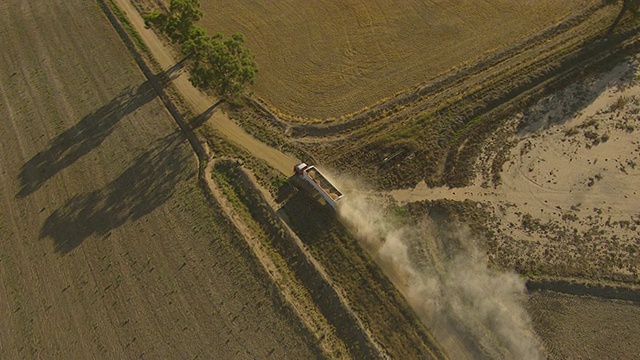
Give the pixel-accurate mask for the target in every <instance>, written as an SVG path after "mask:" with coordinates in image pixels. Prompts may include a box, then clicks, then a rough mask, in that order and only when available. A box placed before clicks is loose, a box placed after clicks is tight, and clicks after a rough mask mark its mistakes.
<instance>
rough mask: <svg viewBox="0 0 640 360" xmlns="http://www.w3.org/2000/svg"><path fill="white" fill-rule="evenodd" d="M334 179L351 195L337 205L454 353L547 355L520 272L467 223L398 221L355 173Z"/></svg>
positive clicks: (499, 355)
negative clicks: (500, 260)
mask: <svg viewBox="0 0 640 360" xmlns="http://www.w3.org/2000/svg"><path fill="white" fill-rule="evenodd" d="M335 178H336V177H334V179H335ZM337 180H338V181H337V183H338V184H339V185H340V186H339V187H340V188H341V189H342V190H343V191H344V193H345V194H347V196H346V197H345V198H344V199H343V201H342V202H341V203H340V206H339V209H338V214H339V216H340V218H341V220H342V221H343V223H345V225H347V226H348V227H349V228H350V229H351V231H352V233H353V234H354V235H355V236H356V237H357V238H358V239H359V240H360V241H361V243H362V245H363V247H364V248H366V249H367V250H368V251H370V252H371V254H372V256H373V257H374V258H375V259H376V261H377V262H378V264H379V265H380V266H381V267H382V268H383V269H384V271H385V272H386V273H387V275H388V276H389V278H390V279H391V280H392V281H393V282H394V284H395V285H396V287H398V289H399V290H400V291H401V292H402V293H403V294H404V296H405V297H406V299H407V301H408V302H409V304H410V305H411V306H412V307H413V309H414V310H415V311H416V313H417V314H418V315H419V316H420V318H421V320H422V322H423V323H424V324H425V325H426V326H427V327H428V328H429V329H431V330H432V331H433V333H434V335H435V336H436V338H438V340H439V341H440V342H441V344H442V345H443V347H444V348H445V351H446V352H448V353H449V356H450V357H452V358H461V357H469V355H471V357H473V358H478V357H486V358H516V359H539V358H542V354H541V353H542V350H541V349H542V347H541V345H540V342H539V341H538V339H537V338H536V336H535V335H534V332H533V330H532V328H531V321H530V318H529V315H528V314H527V312H526V310H525V308H524V301H525V299H526V291H525V283H524V281H523V279H521V278H520V277H519V276H518V275H516V274H515V273H509V272H505V271H501V270H497V269H492V268H490V267H489V266H488V262H487V258H486V254H485V253H484V252H483V251H482V250H481V244H479V242H478V240H477V239H474V238H473V237H472V236H471V235H470V232H469V230H468V229H467V228H466V227H465V226H464V225H463V224H459V223H458V224H455V223H443V221H434V220H432V219H429V218H424V219H422V220H421V221H419V222H414V223H407V222H406V219H405V220H404V221H398V219H397V216H395V218H396V219H394V216H392V215H389V214H387V213H385V210H384V208H385V206H384V201H383V199H380V198H374V197H371V196H367V195H365V194H366V193H368V192H364V191H362V190H361V189H362V188H361V187H360V186H355V184H353V181H352V180H348V181H345V180H344V179H342V181H340V179H339V178H338V179H337ZM404 218H407V217H406V216H405V217H404Z"/></svg>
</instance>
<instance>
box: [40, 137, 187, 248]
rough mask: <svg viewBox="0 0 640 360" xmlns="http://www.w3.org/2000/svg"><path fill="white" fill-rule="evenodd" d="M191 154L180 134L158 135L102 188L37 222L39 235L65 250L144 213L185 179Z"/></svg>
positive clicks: (79, 197)
mask: <svg viewBox="0 0 640 360" xmlns="http://www.w3.org/2000/svg"><path fill="white" fill-rule="evenodd" d="M190 154H191V153H190V151H189V149H188V147H187V144H186V142H185V140H184V137H183V136H182V135H181V134H180V133H179V132H175V133H173V134H170V135H168V136H166V137H164V138H161V139H158V140H157V141H156V142H155V143H154V145H153V147H152V148H151V149H150V150H148V151H146V152H145V153H143V154H141V155H140V156H138V157H137V158H136V159H135V160H134V161H133V163H132V164H131V166H130V167H129V168H128V169H127V170H125V171H124V172H123V173H122V174H120V176H119V177H118V178H116V179H115V180H113V181H112V182H111V183H109V184H107V185H106V186H105V187H104V188H102V189H100V190H96V191H93V192H91V193H85V194H82V195H77V196H74V197H73V198H71V199H69V200H68V201H67V203H66V204H65V205H64V206H62V207H60V208H59V209H57V210H55V211H54V212H53V213H52V214H51V215H50V216H49V217H48V218H47V220H46V221H45V223H44V225H43V226H42V229H41V230H40V238H41V239H43V238H46V237H51V238H52V239H53V241H54V248H55V251H56V252H58V253H61V254H66V253H68V252H70V251H72V250H73V249H75V248H76V247H77V246H79V245H80V244H81V243H82V242H83V241H84V240H85V239H87V238H88V237H90V236H92V235H108V233H109V232H110V231H111V230H113V229H115V228H117V227H119V226H121V225H123V224H124V223H125V222H126V221H127V220H129V219H131V220H137V219H139V218H141V217H142V216H144V215H146V214H149V213H150V212H152V211H153V210H154V209H156V208H157V207H159V206H161V205H162V204H164V203H165V202H166V201H167V200H168V199H169V198H170V197H171V196H172V194H173V192H174V189H175V186H176V185H177V184H178V183H179V182H180V181H184V180H186V179H187V178H188V177H189V172H188V166H189V157H190Z"/></svg>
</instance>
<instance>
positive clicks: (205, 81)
mask: <svg viewBox="0 0 640 360" xmlns="http://www.w3.org/2000/svg"><path fill="white" fill-rule="evenodd" d="M244 41H245V38H244V36H243V35H242V34H233V35H232V36H231V37H229V38H227V39H223V38H222V35H220V34H216V36H214V37H213V38H209V39H208V41H207V42H206V45H203V46H200V47H198V48H197V50H196V51H194V55H195V58H196V60H195V61H194V64H193V66H192V70H193V71H192V74H191V81H192V82H193V83H194V85H196V86H198V87H201V88H211V89H213V90H214V91H216V93H218V95H220V96H221V97H223V98H225V99H227V100H232V101H233V100H237V99H238V98H239V96H240V95H241V94H242V91H243V90H244V88H245V86H246V85H247V84H253V82H254V79H255V74H256V72H257V71H258V69H257V66H256V63H255V62H254V61H253V55H252V54H251V52H250V51H249V50H248V49H247V48H246V47H245V46H244ZM200 50H202V51H200Z"/></svg>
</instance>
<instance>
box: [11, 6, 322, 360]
mask: <svg viewBox="0 0 640 360" xmlns="http://www.w3.org/2000/svg"><path fill="white" fill-rule="evenodd" d="M0 44H1V46H2V48H3V49H5V50H8V51H3V52H2V55H0V124H1V125H0V196H1V199H2V207H3V210H2V211H1V212H0V239H1V242H0V284H1V285H0V304H1V305H0V318H2V327H0V357H2V358H89V357H102V358H134V357H152V358H153V357H165V358H166V357H168V358H181V357H185V358H193V357H198V356H200V357H205V358H206V357H212V358H233V357H235V358H239V357H242V358H244V357H247V358H265V357H268V356H273V357H276V358H283V357H294V358H313V357H314V356H315V355H316V354H317V353H318V351H317V350H316V349H315V347H314V345H313V344H312V341H310V340H309V337H308V335H307V333H306V332H305V330H304V328H303V327H302V325H300V323H299V320H297V319H296V318H295V316H294V315H292V314H291V311H290V310H288V307H287V306H286V305H285V304H284V303H283V302H282V301H281V300H280V299H281V298H280V296H279V294H278V291H277V289H276V288H275V287H274V285H273V284H272V283H271V282H270V281H269V280H268V277H267V276H266V274H265V273H264V271H263V270H261V267H260V266H259V265H257V264H256V260H255V259H254V258H253V256H252V255H251V252H250V250H249V249H248V248H247V247H246V245H242V244H244V242H243V240H242V238H241V237H240V235H239V234H238V233H237V231H236V230H235V228H233V226H232V225H231V224H230V223H229V222H228V221H227V220H226V219H225V218H224V216H223V215H222V214H221V212H220V210H219V209H218V208H216V207H215V206H211V204H210V203H209V202H208V200H207V199H206V198H205V197H204V196H203V194H202V192H201V190H200V189H199V188H198V187H197V185H196V176H197V163H196V158H195V156H194V155H193V151H192V150H191V148H190V147H189V145H188V142H187V141H186V139H185V138H184V137H183V135H182V134H181V133H180V132H179V131H178V130H177V126H176V125H175V123H174V122H173V119H172V118H171V116H170V115H169V113H168V112H167V111H166V109H165V108H164V106H163V104H162V102H161V101H160V100H159V99H158V98H157V96H156V94H155V92H154V89H153V87H152V86H151V85H150V83H149V81H148V80H147V79H145V77H144V76H143V75H142V73H141V72H140V70H139V69H138V67H137V66H136V63H135V62H134V61H133V59H132V57H131V54H130V53H129V52H128V51H127V49H126V48H125V46H124V45H123V43H122V42H121V40H120V39H119V38H118V36H117V34H116V32H115V31H114V30H113V28H112V27H111V25H110V24H109V21H108V20H107V18H106V17H105V14H104V12H103V10H102V9H101V8H100V6H99V5H98V3H96V2H94V1H82V0H72V1H51V2H46V3H42V2H23V1H3V2H2V3H1V4H0ZM9 50H10V51H9Z"/></svg>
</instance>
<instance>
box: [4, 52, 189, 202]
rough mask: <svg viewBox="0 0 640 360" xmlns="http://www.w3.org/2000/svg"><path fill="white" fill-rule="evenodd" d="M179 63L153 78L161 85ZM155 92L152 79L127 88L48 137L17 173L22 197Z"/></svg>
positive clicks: (175, 72) (175, 73)
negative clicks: (48, 143) (56, 133)
mask: <svg viewBox="0 0 640 360" xmlns="http://www.w3.org/2000/svg"><path fill="white" fill-rule="evenodd" d="M180 68H181V63H177V64H176V65H174V66H172V67H171V68H169V69H167V70H166V71H164V72H162V73H161V74H159V75H157V76H156V78H155V79H153V81H159V82H160V83H161V84H162V86H164V85H166V84H167V83H169V82H170V81H172V80H173V79H174V78H175V77H177V76H178V75H179V71H178V70H180ZM156 96H157V93H156V91H155V90H154V87H153V83H152V81H150V80H148V81H145V82H144V83H142V84H141V85H140V86H138V88H136V89H133V88H132V87H131V88H128V89H126V90H124V91H123V92H121V93H120V94H118V96H116V97H115V98H113V99H112V100H111V101H109V102H108V103H107V104H105V105H103V106H102V107H100V108H99V109H97V110H95V111H94V112H92V113H90V114H88V115H87V116H85V117H84V118H82V119H81V120H80V121H79V122H78V123H77V124H76V125H74V126H73V127H71V128H69V129H67V130H65V131H64V132H63V133H61V134H59V135H58V136H56V137H55V138H54V139H53V140H51V142H50V145H49V148H48V149H46V150H44V151H42V152H40V153H38V154H36V155H35V156H34V157H32V158H31V159H30V160H29V161H27V162H26V163H25V164H24V165H23V166H22V169H21V171H20V174H19V175H18V179H19V181H20V186H21V188H20V191H19V192H18V194H16V197H18V198H23V197H26V196H28V195H30V194H32V193H33V192H34V191H36V190H38V189H39V188H40V187H41V186H42V185H44V183H45V182H47V180H49V179H50V178H52V177H53V176H55V175H56V174H57V173H59V172H60V171H62V170H64V169H65V168H67V167H68V166H70V165H72V164H73V163H75V162H76V161H77V160H79V159H80V158H82V157H83V156H85V155H87V154H88V153H89V152H91V151H92V150H93V149H95V148H97V147H98V146H99V145H100V144H102V142H103V141H104V140H105V139H106V138H107V137H108V136H109V135H110V134H111V133H112V132H113V130H114V129H115V125H116V124H117V123H118V122H119V121H120V120H122V119H123V118H124V117H125V116H127V115H129V114H131V113H132V112H134V111H135V110H137V109H139V108H141V107H142V106H144V105H145V104H147V103H149V102H151V101H152V100H153V99H155V98H156Z"/></svg>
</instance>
